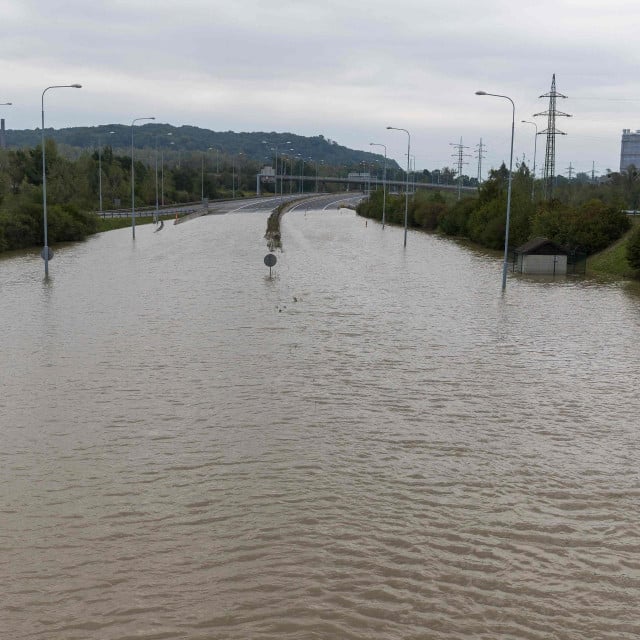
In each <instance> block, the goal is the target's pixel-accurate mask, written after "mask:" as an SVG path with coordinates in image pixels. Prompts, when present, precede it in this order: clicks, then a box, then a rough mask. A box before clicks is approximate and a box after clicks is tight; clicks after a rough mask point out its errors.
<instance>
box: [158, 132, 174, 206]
mask: <svg viewBox="0 0 640 640" xmlns="http://www.w3.org/2000/svg"><path fill="white" fill-rule="evenodd" d="M167 135H168V136H170V135H172V133H171V131H169V133H167ZM169 144H173V142H170V143H169ZM157 149H158V136H156V154H157ZM156 167H157V165H156ZM160 176H161V178H160V179H161V184H160V200H161V204H162V206H163V207H164V149H162V150H161V151H160ZM157 184H158V173H157V171H156V192H157V190H158V189H157ZM157 208H158V207H157V206H156V209H157Z"/></svg>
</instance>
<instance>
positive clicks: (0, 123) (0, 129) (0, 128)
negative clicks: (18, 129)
mask: <svg viewBox="0 0 640 640" xmlns="http://www.w3.org/2000/svg"><path fill="white" fill-rule="evenodd" d="M6 148H7V139H6V138H5V135H4V118H2V119H1V120H0V149H6Z"/></svg>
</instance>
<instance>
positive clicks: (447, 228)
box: [357, 165, 640, 269]
mask: <svg viewBox="0 0 640 640" xmlns="http://www.w3.org/2000/svg"><path fill="white" fill-rule="evenodd" d="M523 167H524V165H522V166H521V167H520V168H519V169H518V171H517V172H516V173H515V174H514V176H513V183H512V199H511V219H510V228H509V241H510V242H509V244H510V246H511V247H517V246H519V245H521V244H523V243H524V242H526V241H527V240H530V239H531V238H534V237H537V236H544V237H547V238H549V239H550V240H553V241H555V242H557V243H559V244H561V245H564V246H566V247H567V248H568V249H570V250H574V251H577V252H580V253H586V254H593V253H596V252H598V251H601V250H603V249H604V248H605V247H608V246H609V245H611V244H612V243H613V242H615V241H616V240H618V239H619V238H621V237H622V236H623V235H624V234H625V233H626V232H627V231H628V230H629V228H630V225H631V223H630V221H629V218H628V216H627V215H626V214H625V213H624V212H622V210H621V207H620V206H619V205H618V204H606V203H604V202H603V201H601V200H599V199H597V198H592V199H590V200H586V201H582V202H580V203H579V204H576V205H573V206H572V205H569V204H564V203H561V202H559V201H558V200H551V201H539V202H533V201H532V199H531V179H530V177H529V174H528V171H527V170H526V167H524V168H523ZM507 179H508V172H507V171H506V169H505V168H504V165H503V167H501V168H500V169H499V170H497V171H492V172H491V175H490V177H489V179H488V180H487V181H486V182H485V183H483V185H482V187H481V188H480V189H479V191H478V195H477V196H471V197H469V196H467V197H465V198H464V199H461V200H459V201H456V202H453V203H451V202H447V201H446V200H445V198H444V197H443V196H442V194H440V193H439V192H437V191H431V192H426V191H423V192H418V193H416V194H415V195H414V196H413V197H412V198H411V200H410V206H409V208H408V211H409V216H408V218H409V219H408V225H409V226H410V227H413V228H420V229H424V230H427V231H436V232H438V233H442V234H445V235H448V236H455V237H459V238H465V239H468V240H471V241H472V242H474V243H475V244H478V245H480V246H482V247H486V248H488V249H500V248H502V247H503V246H504V235H505V211H506V200H507V185H508V182H507ZM357 211H358V214H359V215H362V216H366V217H372V218H374V219H377V220H379V219H380V218H381V211H382V194H381V193H380V192H376V193H374V194H372V195H371V198H370V199H368V200H366V201H363V202H362V203H360V204H359V205H358V207H357ZM387 220H388V221H389V222H390V223H392V224H393V223H396V224H404V199H403V198H402V197H401V196H392V197H391V198H387ZM629 252H630V253H629V256H630V257H629V262H630V263H631V262H632V260H637V264H638V267H636V268H638V269H640V232H638V234H637V235H634V236H633V238H631V239H630V240H629ZM634 252H635V253H634Z"/></svg>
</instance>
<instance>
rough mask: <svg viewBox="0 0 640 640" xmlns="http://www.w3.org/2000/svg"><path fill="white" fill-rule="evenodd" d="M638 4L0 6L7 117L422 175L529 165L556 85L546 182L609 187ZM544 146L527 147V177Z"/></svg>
mask: <svg viewBox="0 0 640 640" xmlns="http://www.w3.org/2000/svg"><path fill="white" fill-rule="evenodd" d="M638 25H640V4H639V3H638V2H637V1H631V0H598V1H595V0H553V1H550V0H538V1H537V2H535V3H534V2H529V1H527V0H524V1H517V0H508V1H507V0H485V1H484V2H479V1H475V0H473V1H472V0H466V1H465V0H448V1H447V0H444V1H443V0H438V1H437V2H436V1H434V0H395V1H391V0H366V1H363V0H316V1H314V2H312V1H310V0H280V1H278V0H224V1H222V0H171V1H167V0H153V1H152V0H148V1H145V0H102V1H100V2H90V1H87V0H0V70H1V73H0V103H3V102H12V103H13V106H11V107H8V106H3V107H0V117H3V118H5V120H6V128H7V129H34V128H36V127H39V126H40V116H41V113H40V111H41V108H40V106H41V94H42V91H43V89H44V88H45V87H47V86H49V85H55V84H72V83H80V84H82V85H83V88H82V89H81V90H76V89H57V90H52V91H49V92H47V94H46V97H45V126H47V127H55V128H63V127H71V126H95V125H99V124H111V123H121V124H130V123H131V121H132V120H133V119H134V118H138V117H146V116H155V117H156V121H157V122H166V123H169V124H172V125H176V126H180V125H183V124H187V125H195V126H199V127H204V128H207V129H212V130H214V131H229V130H231V131H278V132H292V133H296V134H300V135H308V136H315V135H319V134H322V135H324V136H325V137H327V138H330V139H332V140H335V141H337V142H338V143H340V144H343V145H345V146H348V147H351V148H354V149H366V150H373V151H381V149H380V148H373V149H372V148H371V147H370V146H369V143H370V142H377V143H382V144H386V145H387V149H388V155H389V156H390V157H393V158H394V159H395V160H397V161H398V162H399V163H400V164H401V165H403V166H404V165H405V164H406V150H407V136H406V134H404V133H403V132H399V131H388V130H387V129H386V126H387V125H391V126H394V127H402V128H404V129H408V130H409V131H410V133H411V147H412V155H415V165H416V167H417V168H418V169H423V168H428V169H433V168H440V167H443V166H454V165H455V163H456V160H455V158H454V157H453V154H454V152H455V150H454V148H453V147H452V146H451V144H452V143H459V142H460V139H461V138H462V143H463V145H465V146H467V147H468V149H466V150H465V153H468V154H470V156H471V157H468V158H465V160H466V161H468V162H469V165H467V166H465V167H464V173H467V174H468V175H471V176H475V175H476V174H477V162H478V161H477V159H476V158H475V157H474V156H475V155H476V153H477V152H476V146H477V145H478V143H479V142H480V139H481V138H482V141H483V144H484V145H485V146H486V152H485V155H486V158H485V159H484V160H483V174H485V173H486V169H487V168H490V167H497V166H498V165H499V164H500V163H501V162H502V161H503V160H504V161H505V162H507V163H508V160H509V143H510V134H511V105H510V103H509V102H508V101H507V100H504V99H501V98H493V97H489V96H483V97H480V96H476V95H475V91H476V90H479V89H480V90H484V91H487V92H490V93H497V94H504V95H508V96H509V97H511V98H512V99H513V100H514V102H515V105H516V128H515V147H514V155H515V158H516V159H517V160H521V159H522V157H523V154H525V156H526V161H527V163H528V164H529V165H531V164H532V160H533V151H534V138H535V128H534V126H533V125H528V124H521V122H520V121H521V120H530V121H535V122H536V123H537V125H538V129H539V130H540V131H542V130H544V129H546V126H547V122H546V118H545V117H538V118H534V117H533V115H534V114H535V113H539V112H542V111H546V110H547V108H548V99H542V98H539V96H540V95H541V94H544V93H547V92H548V91H549V89H550V85H551V78H552V75H553V74H554V73H555V74H556V85H557V87H556V88H557V90H558V91H559V92H560V93H562V94H564V95H566V96H567V99H566V100H558V109H559V110H561V111H564V112H567V113H570V114H572V117H571V118H559V119H558V121H557V123H556V126H557V128H558V129H561V130H562V131H564V132H566V133H567V135H566V136H559V137H557V138H556V170H557V173H564V174H565V175H566V174H567V170H568V167H569V166H570V164H571V165H572V166H573V170H574V172H575V171H586V172H591V169H592V166H593V163H595V170H596V172H600V173H603V172H605V171H606V169H607V168H611V169H614V170H617V169H618V168H619V162H620V137H621V133H622V129H632V130H635V129H640V86H638V83H639V82H640V74H639V73H638V69H639V64H638V63H639V61H640V60H639V59H640V46H639V39H638ZM545 143H546V139H545V137H544V136H539V137H538V144H537V168H538V170H539V169H540V168H541V167H542V166H543V164H544V153H545Z"/></svg>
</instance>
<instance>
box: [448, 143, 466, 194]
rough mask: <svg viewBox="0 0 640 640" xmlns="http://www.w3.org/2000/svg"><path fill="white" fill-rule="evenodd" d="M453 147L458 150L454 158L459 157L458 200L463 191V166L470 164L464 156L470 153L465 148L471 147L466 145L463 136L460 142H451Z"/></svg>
mask: <svg viewBox="0 0 640 640" xmlns="http://www.w3.org/2000/svg"><path fill="white" fill-rule="evenodd" d="M449 144H450V145H451V146H452V147H454V149H455V150H456V152H455V153H454V154H452V155H453V157H454V158H456V159H457V161H458V162H457V165H458V200H460V197H461V193H462V166H463V165H465V164H469V163H468V162H465V161H464V159H463V158H468V157H469V154H468V153H465V152H464V150H465V149H468V148H469V147H465V146H464V145H463V144H462V138H460V142H459V143H457V144H454V143H453V142H450V143H449Z"/></svg>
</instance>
